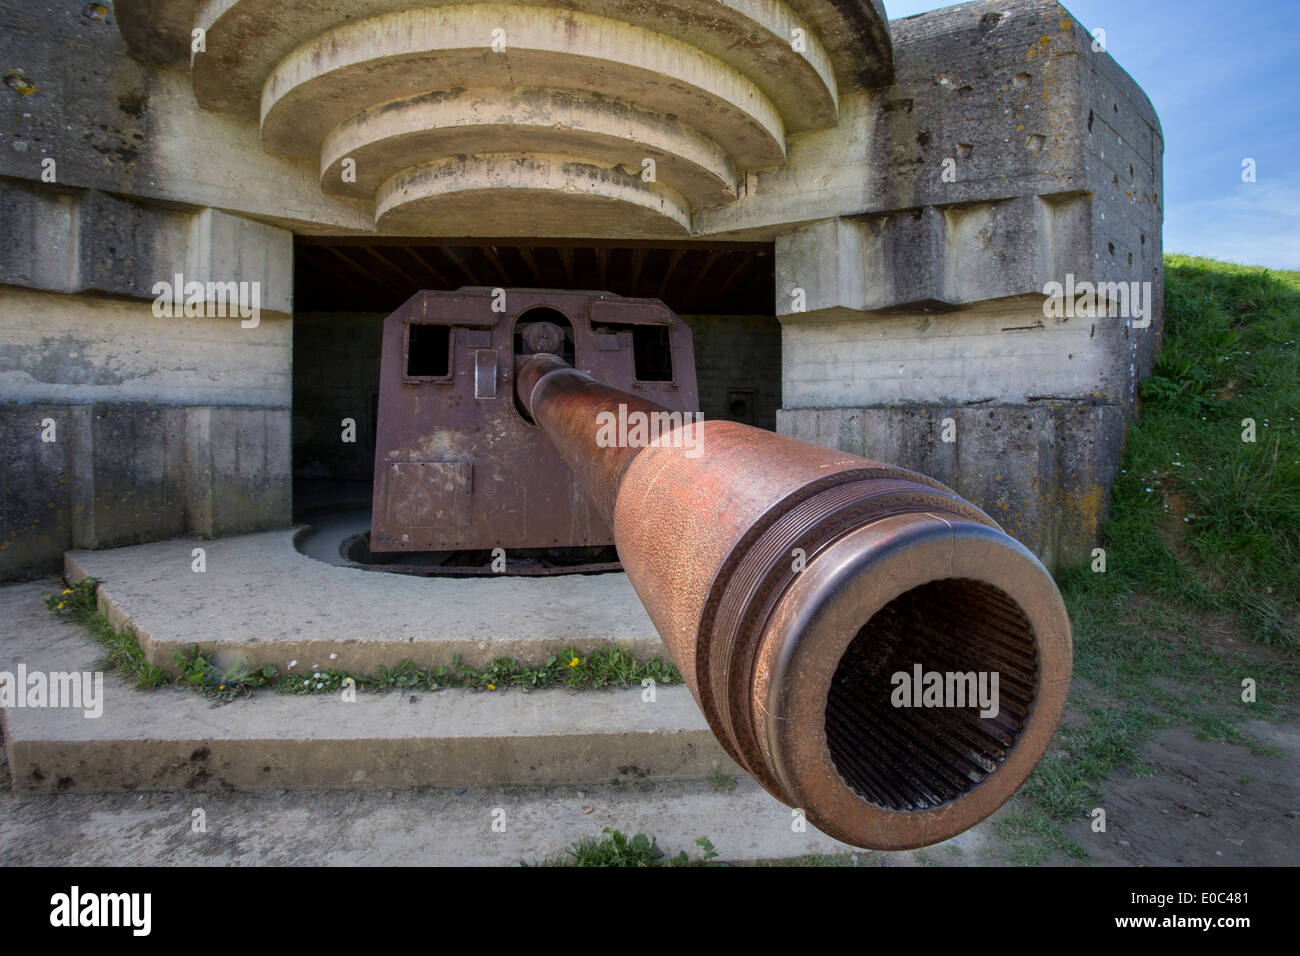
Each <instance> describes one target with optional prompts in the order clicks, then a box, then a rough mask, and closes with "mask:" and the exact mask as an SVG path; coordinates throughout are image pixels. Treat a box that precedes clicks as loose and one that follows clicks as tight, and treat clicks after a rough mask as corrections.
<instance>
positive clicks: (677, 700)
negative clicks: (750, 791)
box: [0, 536, 741, 793]
mask: <svg viewBox="0 0 1300 956" xmlns="http://www.w3.org/2000/svg"><path fill="white" fill-rule="evenodd" d="M263 537H266V536H263ZM270 537H274V536H270ZM132 550H137V549H132ZM163 561H164V563H165V561H166V559H165V558H164V559H163ZM195 577H200V576H199V575H195ZM368 577H381V578H387V576H385V575H368ZM492 583H495V582H492ZM57 587H59V584H58V582H57V581H55V580H52V579H50V580H46V581H42V582H34V583H27V584H18V585H10V586H6V587H3V588H0V619H2V620H4V621H5V622H6V627H5V630H4V632H3V636H2V637H0V670H5V671H9V672H11V673H12V672H14V671H15V670H16V667H17V665H18V664H19V663H20V662H21V663H24V664H26V667H27V670H28V672H29V673H32V672H36V671H41V672H45V673H50V672H65V671H89V670H94V669H95V667H94V662H95V661H96V659H97V658H98V657H99V656H100V654H101V652H102V650H101V648H100V647H99V645H97V644H96V643H94V642H93V640H92V639H91V638H90V637H89V635H88V634H87V633H86V631H85V629H84V628H82V627H80V626H79V625H76V624H73V623H71V622H68V621H60V620H58V619H56V618H53V617H52V616H51V615H50V614H49V612H48V611H47V610H46V609H45V608H44V606H43V604H42V600H41V598H42V595H44V594H48V593H50V592H51V591H53V590H55V589H56V588H57ZM155 613H157V612H155ZM0 719H2V720H3V730H4V742H5V748H6V750H7V753H8V759H9V766H10V771H11V775H12V778H13V786H14V789H15V790H16V791H18V792H20V793H52V792H112V791H135V790H222V789H233V790H251V791H258V790H276V789H296V788H326V789H376V788H392V787H419V786H431V787H485V786H500V785H508V784H533V785H554V784H596V783H606V784H608V783H612V782H616V781H620V780H682V779H699V778H702V777H705V776H708V775H709V774H710V773H711V772H712V771H713V770H714V769H716V768H721V769H722V770H723V771H724V772H726V773H729V774H734V775H741V771H739V769H738V768H737V767H736V766H735V764H734V763H732V762H731V761H730V759H729V758H728V757H727V756H726V755H725V754H724V752H723V751H722V749H721V748H720V747H719V746H718V744H717V742H716V740H715V739H714V738H713V735H712V734H711V733H710V732H709V730H708V727H707V724H706V723H705V721H704V718H703V716H702V715H701V714H700V712H699V709H698V708H697V707H696V705H695V702H694V700H693V699H692V698H691V696H690V693H689V692H688V691H687V690H686V688H685V687H683V686H681V685H677V686H669V687H663V686H661V687H659V688H657V693H656V698H655V700H654V702H652V703H651V702H646V701H643V700H642V696H641V688H640V687H636V688H630V689H627V690H614V691H587V692H580V693H573V692H570V691H568V690H546V691H535V692H533V693H530V694H525V693H523V692H521V691H517V690H507V691H502V692H498V693H473V692H470V691H456V690H445V691H440V692H437V693H425V692H418V693H410V692H406V693H397V692H394V693H385V694H378V693H373V694H372V693H364V692H363V693H359V694H357V698H356V701H355V702H354V703H348V702H345V701H343V700H341V699H340V696H339V695H328V696H324V695H322V696H287V695H284V696H282V695H277V694H275V693H274V692H269V691H268V692H264V693H261V694H258V695H257V696H256V697H254V698H252V699H241V700H236V701H234V702H231V703H228V704H219V703H214V702H213V701H212V700H209V699H208V698H205V697H202V696H200V695H198V694H196V693H193V692H191V691H188V690H183V689H178V688H167V689H162V690H154V691H142V690H137V689H135V688H133V687H131V686H129V685H128V684H127V683H126V682H125V681H124V680H123V679H122V678H120V677H119V676H118V675H116V674H114V673H112V672H109V673H108V674H106V675H104V691H103V713H102V716H99V717H97V718H95V717H87V716H85V714H84V710H83V709H81V708H66V707H65V708H54V707H44V708H29V707H13V708H8V709H4V710H0Z"/></svg>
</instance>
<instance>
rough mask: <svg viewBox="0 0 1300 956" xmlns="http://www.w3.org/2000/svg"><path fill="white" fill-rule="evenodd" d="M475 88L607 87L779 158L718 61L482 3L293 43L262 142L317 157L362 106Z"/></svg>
mask: <svg viewBox="0 0 1300 956" xmlns="http://www.w3.org/2000/svg"><path fill="white" fill-rule="evenodd" d="M489 24H498V26H489ZM493 30H503V31H504V34H503V37H504V42H505V48H504V50H503V51H502V52H493V50H492V49H490V48H489V47H488V45H487V44H488V43H489V42H491V40H492V31H493ZM482 86H491V87H507V88H508V87H546V88H552V89H569V90H574V91H576V92H580V93H587V94H602V95H612V96H614V97H615V98H617V99H621V100H624V101H626V102H629V103H632V104H634V105H644V106H653V108H654V109H655V111H656V112H660V113H664V114H667V115H671V116H677V117H679V118H680V119H681V120H682V122H685V123H688V124H690V125H692V126H694V127H696V128H697V129H701V130H704V131H706V132H707V133H708V134H709V135H710V136H711V137H712V138H713V139H715V140H716V141H717V142H718V143H720V144H721V145H722V146H723V148H724V149H726V150H727V152H728V154H729V155H731V156H732V157H733V158H734V161H735V162H736V164H737V166H740V167H743V168H746V169H761V168H765V167H770V166H776V165H779V164H780V163H781V162H783V161H784V159H785V126H784V124H783V122H782V120H781V117H780V115H779V114H778V113H777V111H776V108H775V107H774V106H773V105H772V103H771V102H770V101H769V100H768V99H767V97H765V96H764V95H763V94H762V92H761V91H760V90H759V89H758V87H757V86H755V85H754V84H753V83H752V82H750V81H749V80H748V79H747V78H746V77H744V76H742V75H741V74H739V73H736V72H735V71H734V70H731V69H730V68H728V67H727V66H726V64H724V63H722V62H721V61H719V60H717V59H715V58H713V57H711V56H708V55H707V54H704V53H701V52H700V51H698V50H696V49H695V48H693V47H691V46H688V45H687V44H684V43H681V42H679V41H677V40H672V39H669V38H666V37H663V36H662V35H660V34H656V33H653V32H651V31H649V30H643V29H641V28H639V27H631V26H628V25H627V24H624V23H619V22H618V21H616V20H609V19H605V18H603V17H592V16H588V15H586V14H561V13H558V12H557V11H554V10H549V9H543V8H527V7H512V6H498V5H488V4H478V5H475V6H472V7H447V8H441V9H433V10H420V11H409V12H406V13H397V14H391V15H389V16H386V17H378V18H376V19H373V20H366V21H363V22H361V23H357V24H352V25H348V26H344V27H338V28H336V29H334V30H331V31H330V32H329V33H326V34H324V35H322V36H320V37H317V38H315V39H313V40H311V41H309V42H308V43H306V44H304V45H303V46H301V47H299V48H298V49H297V50H295V51H294V52H293V53H291V54H290V55H289V56H287V57H285V59H283V60H281V61H280V63H279V65H277V66H276V68H275V70H274V71H273V72H272V73H271V75H270V76H269V77H268V78H267V81H266V85H265V86H264V87H263V88H262V144H263V146H265V147H266V149H268V150H269V151H271V152H274V153H284V154H290V155H295V154H296V155H301V156H308V155H316V154H317V152H318V150H319V149H320V145H321V143H322V141H323V140H324V138H325V136H326V134H327V133H328V132H329V130H330V129H331V128H333V127H334V126H336V125H338V124H339V123H341V122H342V121H343V120H345V119H346V118H347V117H349V116H352V115H354V114H356V113H358V112H360V111H361V110H363V109H365V108H366V107H368V106H372V105H374V104H376V103H383V102H386V101H389V100H393V99H400V98H402V97H406V96H414V95H417V94H419V93H424V92H428V91H429V90H431V89H432V90H458V89H464V88H471V89H472V88H475V87H482Z"/></svg>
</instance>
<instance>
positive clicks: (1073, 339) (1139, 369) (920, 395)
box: [728, 0, 1164, 566]
mask: <svg viewBox="0 0 1300 956" xmlns="http://www.w3.org/2000/svg"><path fill="white" fill-rule="evenodd" d="M891 29H892V30H893V34H894V49H895V63H896V67H897V73H898V75H897V82H896V83H895V84H894V85H893V86H891V87H889V88H886V89H883V90H879V91H873V92H872V93H870V94H868V95H867V98H868V99H869V100H871V101H872V102H871V103H870V104H869V105H864V107H863V109H864V114H865V115H867V116H871V117H874V121H868V122H866V123H864V124H863V125H862V126H861V127H860V128H859V131H860V139H859V140H858V141H856V144H855V147H856V149H855V150H854V149H851V150H847V151H842V152H841V155H842V156H844V157H848V158H846V159H844V160H842V162H851V157H852V156H854V155H859V156H869V157H871V165H872V168H873V169H875V170H877V171H878V173H880V174H881V175H877V176H874V177H866V178H864V179H863V180H861V181H860V183H858V184H857V186H856V187H854V188H855V189H856V190H857V192H856V193H853V194H849V193H846V192H845V190H846V189H848V188H849V187H848V183H847V180H845V179H843V178H837V177H836V176H834V175H831V176H829V177H828V178H827V179H826V184H827V187H828V188H829V189H831V191H832V194H833V195H834V197H835V198H827V199H826V202H827V204H828V205H829V206H839V208H840V209H841V210H845V209H850V208H854V206H852V205H849V204H850V203H856V209H857V211H855V212H853V213H852V214H845V213H844V212H843V211H841V212H840V213H838V214H836V215H835V216H832V217H824V218H820V219H817V220H815V221H810V222H804V223H800V224H798V225H797V227H796V228H794V229H789V230H787V231H786V232H784V233H783V234H781V235H779V236H778V237H777V242H776V255H777V259H776V266H777V311H778V313H779V318H780V320H781V322H782V327H783V338H782V349H783V354H784V367H783V382H782V391H783V395H784V406H785V407H784V409H783V410H782V411H781V413H780V414H779V415H778V419H777V421H778V428H779V430H781V431H783V432H787V433H790V434H794V435H798V436H800V437H806V438H809V439H811V440H814V441H818V442H820V443H823V444H828V445H832V446H834V447H839V448H843V449H844V450H847V451H853V452H856V453H859V454H865V455H867V456H868V457H871V458H876V459H880V460H884V461H892V462H896V463H898V464H901V465H904V466H907V467H911V468H915V469H917V470H920V471H924V472H926V473H927V474H931V475H934V476H935V477H937V478H939V479H940V480H943V481H946V482H948V483H950V484H952V485H953V486H954V487H955V488H956V489H957V490H958V491H960V492H961V493H962V494H964V495H966V496H967V497H968V498H970V499H971V500H972V501H974V502H975V503H976V504H978V505H980V506H981V507H983V508H984V509H985V510H986V511H988V512H989V513H990V514H991V515H992V516H993V517H994V518H995V519H997V520H998V521H999V522H1001V523H1002V524H1003V525H1004V527H1006V529H1007V530H1008V531H1009V532H1011V533H1012V534H1013V535H1015V536H1016V537H1017V538H1019V539H1020V540H1021V541H1023V542H1024V543H1025V544H1026V545H1028V546H1029V547H1030V548H1031V549H1032V550H1034V551H1035V552H1036V553H1037V554H1038V555H1039V556H1040V557H1041V558H1043V559H1044V560H1045V561H1046V562H1048V563H1049V565H1057V566H1059V565H1061V564H1064V563H1070V562H1075V561H1080V560H1083V559H1085V558H1087V557H1088V555H1089V552H1090V550H1091V548H1092V547H1093V546H1094V543H1095V535H1096V531H1097V528H1098V525H1099V523H1100V521H1101V519H1102V518H1103V516H1104V510H1105V505H1106V501H1107V499H1108V493H1109V489H1110V486H1111V483H1112V481H1113V478H1114V475H1115V471H1116V469H1117V468H1118V464H1119V455H1120V452H1121V448H1122V442H1123V429H1124V424H1125V423H1126V422H1127V420H1128V418H1129V417H1130V416H1131V415H1132V414H1133V413H1134V410H1135V401H1136V392H1137V385H1138V382H1139V381H1140V380H1141V379H1142V378H1143V377H1144V376H1145V375H1146V374H1147V372H1148V371H1149V369H1150V363H1151V361H1152V358H1153V356H1154V353H1155V350H1156V348H1157V347H1158V344H1159V340H1160V334H1161V331H1162V329H1163V323H1164V314H1163V300H1164V288H1163V282H1162V276H1163V272H1162V266H1161V246H1160V229H1161V222H1162V216H1163V213H1162V205H1161V198H1160V192H1161V183H1162V167H1161V158H1162V153H1163V141H1162V138H1161V133H1160V125H1159V121H1158V120H1157V119H1156V116H1155V113H1154V111H1153V110H1152V108H1151V104H1150V102H1149V101H1148V100H1147V98H1146V96H1145V95H1144V94H1143V93H1142V91H1141V89H1139V88H1138V87H1137V85H1136V84H1135V83H1134V82H1133V81H1132V80H1131V79H1130V78H1129V77H1128V75H1127V74H1125V73H1124V72H1123V70H1121V69H1120V68H1119V67H1118V66H1117V65H1116V64H1115V63H1114V61H1113V60H1111V58H1110V56H1109V55H1108V54H1106V53H1105V52H1104V51H1094V50H1093V49H1092V38H1091V37H1090V36H1089V35H1088V34H1087V32H1086V31H1085V30H1084V29H1083V27H1082V26H1081V25H1080V24H1079V23H1078V22H1077V21H1075V20H1074V19H1073V18H1072V17H1070V16H1069V14H1068V13H1067V12H1066V11H1065V10H1064V9H1063V8H1062V7H1060V6H1059V5H1057V4H1054V3H1041V2H1032V0H1019V2H1011V3H972V4H963V5H961V6H957V7H950V8H947V9H944V10H939V11H936V12H934V13H930V14H924V15H922V16H918V17H911V18H908V19H907V20H904V21H895V22H894V23H893V24H892V25H891ZM839 132H840V131H838V130H837V131H835V134H836V135H837V134H838V133H839ZM832 135H833V134H828V133H827V134H823V133H818V134H810V136H813V137H816V136H820V137H823V138H830V137H832ZM813 145H814V143H813V141H812V140H811V139H810V140H809V141H808V146H809V148H813ZM822 148H826V146H824V145H823V147H822ZM792 152H793V150H792ZM788 172H789V171H788V170H779V171H774V172H773V173H771V174H770V175H769V176H768V177H767V180H766V181H765V180H764V178H763V177H761V176H760V178H759V180H758V183H757V189H756V193H755V195H754V197H753V198H752V200H750V201H749V202H748V203H744V202H742V203H737V204H736V206H735V207H733V208H732V209H731V210H730V212H729V213H728V215H730V216H731V217H733V221H739V220H737V219H736V218H735V217H737V216H740V215H741V214H742V212H743V213H744V216H745V217H746V221H747V222H749V223H759V222H762V221H763V220H764V219H765V218H768V217H772V218H778V217H782V216H790V215H793V214H794V206H795V205H796V204H797V199H798V197H797V195H796V192H795V187H796V185H797V181H796V180H795V179H794V178H793V177H792V176H790V175H788ZM837 184H838V185H837ZM765 192H766V194H767V198H766V199H765V200H764V198H763V195H764V193H765ZM809 198H810V199H811V201H810V202H807V203H804V204H802V205H801V207H800V208H802V209H804V210H805V213H804V215H807V212H806V211H807V210H813V211H816V210H819V209H821V208H825V206H823V205H822V203H821V202H819V200H821V199H822V198H823V197H822V196H820V195H818V196H813V197H809ZM746 206H748V209H747V211H746V209H745V207H746ZM1081 282H1088V283H1103V282H1104V283H1124V284H1126V286H1128V284H1131V283H1135V282H1136V283H1139V294H1140V295H1142V297H1143V303H1144V305H1145V306H1146V311H1145V314H1143V315H1138V314H1136V312H1135V310H1134V309H1133V308H1132V303H1129V312H1128V313H1121V314H1116V313H1118V312H1119V309H1118V308H1114V309H1113V310H1112V307H1115V306H1118V304H1119V302H1118V298H1117V297H1116V298H1115V299H1114V300H1113V301H1111V300H1106V301H1103V302H1101V303H1099V305H1100V307H1101V308H1103V309H1105V314H1100V313H1098V314H1092V315H1085V314H1083V313H1082V312H1077V313H1076V314H1074V315H1070V314H1068V313H1066V312H1065V311H1064V309H1062V310H1060V311H1058V310H1056V309H1054V308H1049V307H1048V306H1049V303H1048V302H1047V297H1046V296H1045V294H1044V293H1045V290H1047V289H1048V288H1049V284H1050V283H1059V284H1061V286H1063V287H1066V286H1069V285H1071V284H1077V283H1081ZM1143 283H1145V285H1142V284H1143ZM945 419H951V426H952V427H951V428H950V430H949V432H948V435H949V437H950V438H951V439H952V441H945V440H944V439H943V424H944V421H945Z"/></svg>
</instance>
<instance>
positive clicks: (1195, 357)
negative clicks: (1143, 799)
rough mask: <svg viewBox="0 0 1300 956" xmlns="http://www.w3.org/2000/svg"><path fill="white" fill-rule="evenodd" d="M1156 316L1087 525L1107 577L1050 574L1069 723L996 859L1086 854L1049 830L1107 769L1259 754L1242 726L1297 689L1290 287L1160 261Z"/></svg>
mask: <svg viewBox="0 0 1300 956" xmlns="http://www.w3.org/2000/svg"><path fill="white" fill-rule="evenodd" d="M1165 314H1166V326H1165V333H1164V341H1163V344H1162V347H1161V350H1160V352H1159V353H1158V355H1157V357H1156V362H1155V366H1154V369H1153V373H1152V375H1151V377H1150V378H1148V379H1147V380H1146V381H1145V382H1144V383H1143V385H1142V387H1141V397H1142V405H1141V413H1140V415H1139V416H1138V418H1137V419H1136V420H1135V421H1134V422H1133V424H1132V425H1131V426H1130V428H1129V431H1128V436H1127V440H1126V444H1125V451H1124V457H1123V461H1122V463H1121V472H1120V474H1119V476H1118V477H1117V480H1116V482H1115V487H1114V491H1113V493H1112V497H1111V502H1110V511H1109V516H1108V518H1107V520H1106V521H1105V523H1104V524H1103V526H1102V542H1101V544H1102V546H1103V547H1104V548H1105V549H1106V570H1105V572H1104V573H1096V572H1094V571H1093V570H1092V569H1091V566H1090V564H1085V565H1082V566H1079V567H1074V568H1068V569H1065V570H1064V571H1062V572H1061V573H1060V574H1058V575H1057V580H1058V583H1059V584H1060V586H1061V592H1062V596H1063V597H1064V599H1065V602H1066V606H1067V607H1068V608H1069V611H1070V619H1071V622H1072V624H1073V627H1074V641H1075V644H1074V653H1075V659H1074V677H1075V679H1076V684H1075V687H1074V689H1073V690H1072V692H1071V704H1072V710H1074V711H1075V712H1077V713H1078V714H1079V717H1080V718H1081V719H1077V720H1076V721H1075V722H1067V723H1064V724H1062V726H1061V729H1060V730H1059V732H1058V734H1057V738H1056V740H1055V741H1054V743H1053V746H1052V749H1051V750H1050V751H1049V752H1048V754H1047V756H1046V757H1045V758H1044V759H1043V761H1042V762H1041V763H1040V764H1039V766H1038V768H1037V769H1036V770H1035V771H1034V773H1033V775H1032V776H1031V777H1030V778H1029V780H1028V781H1027V783H1026V784H1025V786H1024V788H1023V789H1022V790H1021V792H1020V794H1019V795H1018V796H1017V798H1016V802H1015V804H1014V805H1013V809H1012V811H1011V813H1010V814H1009V815H1008V816H1006V817H1004V818H1003V819H1002V820H1000V821H999V823H998V826H997V829H998V832H999V834H1000V836H1002V838H1003V839H1004V841H1006V843H1007V846H1008V850H1009V856H1008V858H1009V859H1010V860H1011V861H1012V862H1017V863H1036V862H1042V861H1043V860H1045V859H1047V858H1048V856H1050V855H1051V854H1052V852H1053V851H1060V852H1061V853H1063V854H1064V855H1065V856H1066V857H1068V858H1072V859H1083V858H1085V857H1086V851H1084V850H1083V848H1081V847H1078V846H1076V845H1075V844H1073V843H1072V842H1071V841H1069V840H1068V839H1066V838H1065V836H1064V835H1063V832H1062V830H1061V825H1062V824H1064V823H1068V822H1070V821H1077V820H1079V819H1082V818H1086V816H1087V813H1088V811H1089V810H1090V809H1091V808H1093V807H1095V806H1097V805H1098V801H1100V799H1101V793H1100V790H1099V784H1100V783H1101V781H1103V780H1105V779H1106V777H1108V776H1109V775H1110V774H1112V773H1113V772H1116V771H1124V772H1128V773H1139V774H1140V773H1150V772H1152V771H1151V769H1150V768H1148V767H1144V766H1143V765H1142V763H1141V760H1140V758H1139V752H1140V748H1141V745H1142V743H1143V742H1144V741H1146V740H1147V739H1148V738H1149V737H1150V736H1151V735H1152V734H1153V733H1154V732H1156V731H1157V730H1159V729H1162V728H1166V727H1171V726H1175V725H1183V726H1187V727H1190V728H1191V729H1192V730H1193V732H1194V733H1195V734H1196V735H1197V736H1198V737H1201V738H1202V739H1207V740H1221V741H1228V742H1232V743H1238V744H1243V745H1245V746H1248V747H1250V748H1251V749H1252V751H1253V752H1255V753H1256V754H1258V755H1261V756H1269V755H1271V754H1275V753H1276V750H1274V749H1273V748H1271V747H1268V746H1265V745H1264V744H1262V743H1261V742H1260V741H1258V740H1257V739H1255V738H1254V737H1252V736H1251V735H1250V734H1248V733H1246V732H1245V731H1243V730H1242V729H1241V724H1242V723H1243V722H1245V721H1247V720H1250V719H1260V718H1263V719H1274V720H1276V719H1281V718H1282V716H1283V715H1284V712H1285V707H1284V705H1285V703H1286V702H1287V700H1289V699H1290V697H1291V696H1292V695H1293V693H1294V689H1295V686H1296V682H1297V677H1298V676H1300V667H1298V666H1297V661H1296V651H1297V648H1298V639H1297V632H1296V622H1297V620H1300V440H1298V439H1300V428H1298V427H1297V425H1298V423H1297V421H1296V419H1297V418H1300V273H1295V272H1270V271H1268V270H1265V269H1259V268H1251V267H1246V266H1236V265H1229V264H1225V263H1220V262H1215V261H1213V260H1208V259H1195V258H1190V257H1187V256H1167V257H1166V258H1165ZM1248 418H1250V419H1254V421H1255V425H1256V428H1255V433H1256V439H1257V440H1256V441H1255V442H1253V443H1250V442H1243V441H1242V432H1243V426H1242V421H1243V419H1248ZM1183 518H1186V519H1187V520H1185V521H1184V520H1182V519H1183ZM1212 629H1213V630H1216V631H1218V632H1220V634H1221V635H1222V636H1227V637H1236V638H1238V639H1239V640H1238V643H1237V644H1236V645H1235V648H1234V649H1231V650H1229V649H1225V648H1226V646H1227V645H1226V642H1215V641H1213V640H1211V639H1210V637H1211V635H1210V633H1209V632H1210V631H1211V630H1212ZM1241 639H1244V640H1241ZM1252 644H1253V646H1252ZM1244 678H1251V679H1253V680H1254V681H1255V682H1256V685H1257V692H1258V699H1257V700H1256V701H1255V702H1254V703H1246V702H1243V701H1242V699H1241V694H1242V680H1243V679H1244Z"/></svg>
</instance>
